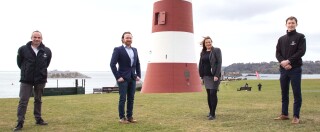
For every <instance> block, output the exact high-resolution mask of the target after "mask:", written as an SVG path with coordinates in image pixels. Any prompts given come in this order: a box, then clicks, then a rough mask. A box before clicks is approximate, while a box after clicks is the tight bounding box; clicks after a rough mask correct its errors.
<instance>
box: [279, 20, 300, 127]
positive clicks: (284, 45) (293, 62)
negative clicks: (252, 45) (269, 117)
mask: <svg viewBox="0 0 320 132" xmlns="http://www.w3.org/2000/svg"><path fill="white" fill-rule="evenodd" d="M297 25H298V20H297V18H295V17H293V16H291V17H289V18H287V20H286V26H287V34H286V35H284V36H282V37H280V38H279V40H278V44H277V47H276V58H277V60H278V61H279V63H280V85H281V95H282V112H281V115H280V116H279V117H277V118H275V120H288V119H289V116H288V106H289V84H290V82H291V87H292V91H293V96H294V106H293V120H292V122H291V123H293V124H299V122H300V120H299V118H300V108H301V104H302V96H301V74H302V69H301V66H302V56H303V55H304V54H305V52H306V39H305V36H304V35H303V34H301V33H298V32H297V31H296V27H297Z"/></svg>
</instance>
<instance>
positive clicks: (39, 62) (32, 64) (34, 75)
mask: <svg viewBox="0 0 320 132" xmlns="http://www.w3.org/2000/svg"><path fill="white" fill-rule="evenodd" d="M31 40H32V41H29V42H28V43H27V44H26V45H23V46H21V47H20V48H19V50H18V56H17V64H18V67H19V68H20V70H21V74H20V75H21V78H20V82H21V84H20V93H19V97H20V100H19V106H18V112H17V116H18V124H17V126H16V127H15V128H14V131H16V130H20V129H22V127H23V123H24V119H25V114H26V111H27V106H28V102H29V98H30V96H31V93H32V90H33V91H34V112H33V113H34V117H35V120H36V124H37V125H47V124H48V123H47V122H45V121H44V120H43V119H42V117H41V104H42V101H41V97H42V93H43V89H44V87H45V85H46V82H47V68H48V66H49V64H50V61H51V50H50V49H49V48H48V47H45V45H44V44H43V43H42V34H41V32H39V31H34V32H33V33H32V36H31Z"/></svg>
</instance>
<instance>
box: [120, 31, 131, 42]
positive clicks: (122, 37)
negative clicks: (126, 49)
mask: <svg viewBox="0 0 320 132" xmlns="http://www.w3.org/2000/svg"><path fill="white" fill-rule="evenodd" d="M126 34H131V32H124V33H123V34H122V36H121V42H123V39H124V35H126ZM131 35H132V34H131Z"/></svg>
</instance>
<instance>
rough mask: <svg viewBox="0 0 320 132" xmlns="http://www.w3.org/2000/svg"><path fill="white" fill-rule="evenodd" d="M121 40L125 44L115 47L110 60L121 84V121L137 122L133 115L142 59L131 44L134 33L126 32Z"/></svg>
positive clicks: (114, 73) (119, 107)
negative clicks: (140, 59)
mask: <svg viewBox="0 0 320 132" xmlns="http://www.w3.org/2000/svg"><path fill="white" fill-rule="evenodd" d="M121 41H122V43H123V44H122V45H121V46H119V47H115V48H114V50H113V53H112V58H111V61H110V68H111V70H112V73H113V75H114V77H115V79H116V81H117V84H118V86H119V95H120V98H119V105H118V111H119V118H120V120H119V122H120V123H123V124H128V123H136V122H137V120H135V119H133V117H132V116H133V103H134V94H135V89H136V81H139V80H140V77H141V69H140V61H139V56H138V51H137V49H136V48H134V47H132V46H131V44H132V34H131V33H130V32H124V33H123V34H122V37H121ZM117 64H118V68H117ZM126 102H127V111H126V112H127V114H126V113H125V103H126ZM125 114H126V115H125Z"/></svg>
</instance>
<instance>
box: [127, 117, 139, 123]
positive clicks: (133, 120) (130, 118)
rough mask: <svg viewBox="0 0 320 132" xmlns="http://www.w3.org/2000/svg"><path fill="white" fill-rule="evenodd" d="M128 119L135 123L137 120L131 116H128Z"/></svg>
mask: <svg viewBox="0 0 320 132" xmlns="http://www.w3.org/2000/svg"><path fill="white" fill-rule="evenodd" d="M128 121H129V122H130V123H137V120H135V119H133V118H132V117H129V118H128Z"/></svg>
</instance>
